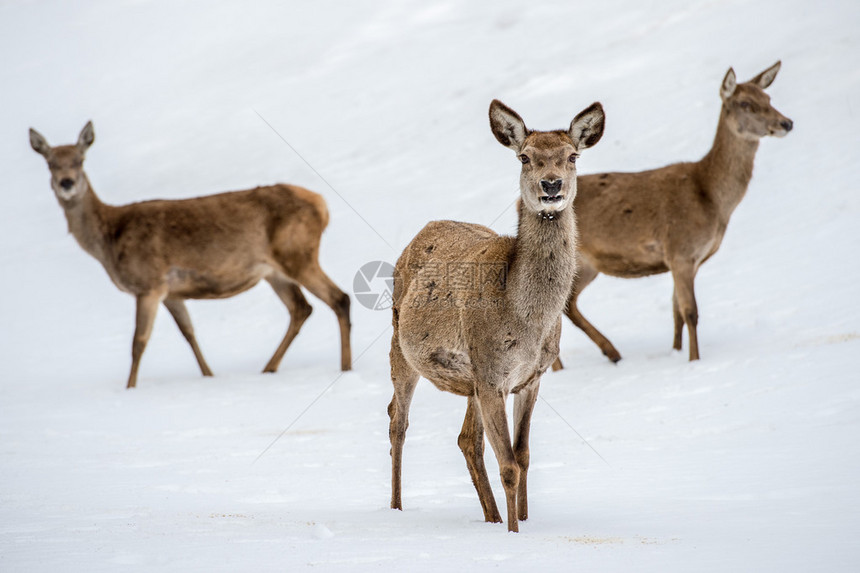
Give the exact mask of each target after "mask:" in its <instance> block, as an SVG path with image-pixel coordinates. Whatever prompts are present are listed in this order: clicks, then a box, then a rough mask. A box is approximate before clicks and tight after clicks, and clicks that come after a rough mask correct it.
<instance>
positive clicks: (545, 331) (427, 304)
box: [388, 100, 604, 531]
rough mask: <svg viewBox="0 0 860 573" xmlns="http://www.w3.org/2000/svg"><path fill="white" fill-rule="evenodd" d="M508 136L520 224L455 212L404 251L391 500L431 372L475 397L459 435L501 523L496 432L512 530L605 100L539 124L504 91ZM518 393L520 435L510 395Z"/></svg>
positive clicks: (524, 506) (395, 503)
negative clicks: (563, 123)
mask: <svg viewBox="0 0 860 573" xmlns="http://www.w3.org/2000/svg"><path fill="white" fill-rule="evenodd" d="M490 126H491V128H492V131H493V134H494V135H495V137H496V139H497V140H498V141H499V142H500V143H501V144H502V145H504V146H506V147H509V148H510V149H512V150H514V152H516V154H517V156H518V157H519V159H520V161H521V162H522V171H521V175H520V204H519V230H518V233H517V236H516V237H500V236H498V235H497V234H496V233H495V232H493V231H492V230H490V229H488V228H487V227H484V226H481V225H475V224H469V223H458V222H454V221H435V222H432V223H429V224H427V226H425V227H424V229H423V230H421V232H419V233H418V235H416V236H415V238H414V239H413V240H412V242H411V243H409V245H408V246H407V247H406V249H405V250H404V251H403V254H402V255H401V256H400V259H399V260H398V262H397V266H396V269H395V282H394V305H393V319H392V320H393V326H394V333H393V336H392V338H391V355H390V357H391V380H392V383H393V384H394V397H393V398H392V400H391V403H390V404H389V406H388V414H389V416H390V418H391V423H390V427H389V436H390V439H391V507H392V508H395V509H402V504H401V485H400V484H401V482H400V474H401V460H402V454H403V442H404V440H405V435H406V428H407V425H408V418H409V406H410V404H411V402H412V396H413V393H414V391H415V386H416V384H417V382H418V378H419V376H424V377H425V378H427V379H428V380H430V381H431V382H432V383H433V384H434V385H435V386H436V387H437V388H439V389H440V390H444V391H447V392H452V393H454V394H458V395H461V396H466V397H467V398H468V405H467V409H466V419H465V421H464V422H463V429H462V432H461V433H460V437H459V439H458V443H459V446H460V449H461V450H462V451H463V455H464V456H465V458H466V465H467V467H468V469H469V473H470V475H471V477H472V482H473V483H474V485H475V489H476V490H477V492H478V499H479V500H480V502H481V507H482V508H483V511H484V518H485V519H486V521H490V522H501V521H502V519H501V516H500V515H499V510H498V508H497V507H496V502H495V499H494V498H493V492H492V489H491V488H490V482H489V480H488V478H487V471H486V468H485V466H484V461H483V455H484V431H486V433H487V437H488V438H489V442H490V445H491V447H492V448H493V451H494V452H495V454H496V458H497V459H498V462H499V468H500V473H501V479H502V484H503V486H504V489H505V498H506V501H507V520H508V530H510V531H518V520H524V519H526V518H527V517H528V500H527V496H526V474H527V472H528V467H529V446H528V439H529V425H530V423H531V415H532V410H533V408H534V404H535V400H537V395H538V388H539V385H540V377H541V375H542V374H543V373H544V372H545V371H546V369H547V368H548V367H549V366H550V365H551V364H552V363H553V361H554V360H555V359H556V357H557V356H558V341H559V336H560V332H561V313H562V311H563V310H564V308H565V305H566V302H567V298H568V295H569V293H570V284H571V282H572V281H573V276H574V273H575V271H576V251H575V248H576V220H575V218H574V213H573V208H572V207H571V205H572V203H573V200H574V196H575V195H576V158H577V157H578V156H579V154H580V152H581V151H582V150H583V149H585V148H587V147H591V146H592V145H594V144H595V143H597V141H598V140H599V139H600V137H601V136H602V134H603V126H604V114H603V108H602V107H601V105H600V104H599V103H595V104H592V105H591V106H589V107H588V108H586V109H585V110H584V111H582V112H581V113H579V115H577V116H576V117H575V118H574V120H573V121H572V122H571V124H570V128H569V129H567V130H559V131H546V132H543V131H531V130H529V129H527V128H526V126H525V124H524V123H523V120H522V119H521V118H520V116H519V115H517V113H516V112H514V111H513V110H511V109H510V108H508V107H506V106H505V105H504V104H502V103H501V102H499V101H498V100H494V101H493V102H492V104H491V105H490ZM509 393H513V394H515V395H516V399H515V402H514V435H513V445H512V444H511V437H510V434H509V432H508V421H507V417H506V414H505V401H506V399H507V396H508V394H509Z"/></svg>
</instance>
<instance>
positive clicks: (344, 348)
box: [296, 262, 352, 370]
mask: <svg viewBox="0 0 860 573" xmlns="http://www.w3.org/2000/svg"><path fill="white" fill-rule="evenodd" d="M296 280H297V281H298V282H299V284H301V285H302V286H303V287H305V288H306V289H308V290H309V291H310V292H311V293H313V295H314V296H316V297H317V298H319V299H320V300H322V301H323V302H324V303H326V304H327V305H328V306H329V307H330V308H331V309H332V310H333V311H334V313H335V315H337V322H338V325H339V326H340V369H341V370H352V350H351V349H350V344H349V332H350V322H349V295H348V294H346V293H344V292H343V291H342V290H340V289H339V288H337V285H336V284H334V282H332V280H331V279H330V278H328V275H326V274H325V273H324V272H323V270H322V269H321V268H320V267H319V265H318V264H316V263H315V262H314V263H312V264H310V265H308V266H307V267H305V268H304V269H302V270H301V272H300V273H299V274H298V276H297V277H296Z"/></svg>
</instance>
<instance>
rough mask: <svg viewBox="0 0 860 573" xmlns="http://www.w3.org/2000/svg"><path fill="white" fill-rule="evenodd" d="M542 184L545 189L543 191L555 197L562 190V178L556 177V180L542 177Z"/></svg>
mask: <svg viewBox="0 0 860 573" xmlns="http://www.w3.org/2000/svg"><path fill="white" fill-rule="evenodd" d="M540 186H541V189H543V192H544V193H546V194H547V196H549V197H555V196H556V195H558V194H559V193H560V192H561V179H556V180H555V181H548V180H546V179H541V182H540Z"/></svg>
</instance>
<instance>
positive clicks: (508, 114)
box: [490, 99, 528, 151]
mask: <svg viewBox="0 0 860 573" xmlns="http://www.w3.org/2000/svg"><path fill="white" fill-rule="evenodd" d="M490 129H492V130H493V135H495V136H496V139H497V140H498V141H499V143H501V144H502V145H504V146H505V147H509V148H511V149H513V150H514V151H519V150H520V148H522V146H523V142H524V141H525V139H526V135H528V129H526V124H525V122H524V121H523V118H521V117H520V116H519V114H518V113H517V112H515V111H514V110H512V109H511V108H509V107H508V106H506V105H505V104H503V103H502V102H500V101H499V100H497V99H494V100H493V102H492V103H491V104H490Z"/></svg>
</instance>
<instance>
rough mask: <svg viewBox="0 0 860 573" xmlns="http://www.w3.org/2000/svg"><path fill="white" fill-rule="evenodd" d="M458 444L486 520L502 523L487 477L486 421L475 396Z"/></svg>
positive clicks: (470, 399)
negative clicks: (484, 421) (485, 464)
mask: <svg viewBox="0 0 860 573" xmlns="http://www.w3.org/2000/svg"><path fill="white" fill-rule="evenodd" d="M457 444H458V445H459V446H460V450H462V452H463V456H464V457H465V458H466V466H467V467H468V468H469V475H471V476H472V483H473V484H474V485H475V489H476V490H477V491H478V500H479V501H480V502H481V509H483V510H484V520H486V521H489V522H492V523H501V522H502V516H501V515H499V508H498V507H496V499H495V498H494V497H493V489H492V488H491V487H490V480H489V478H488V477H487V468H486V467H485V466H484V423H483V421H482V420H481V409H480V406H479V405H478V400H477V398H476V397H475V396H469V405H468V406H467V408H466V419H465V420H464V421H463V429H462V431H461V432H460V437H459V438H457Z"/></svg>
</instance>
